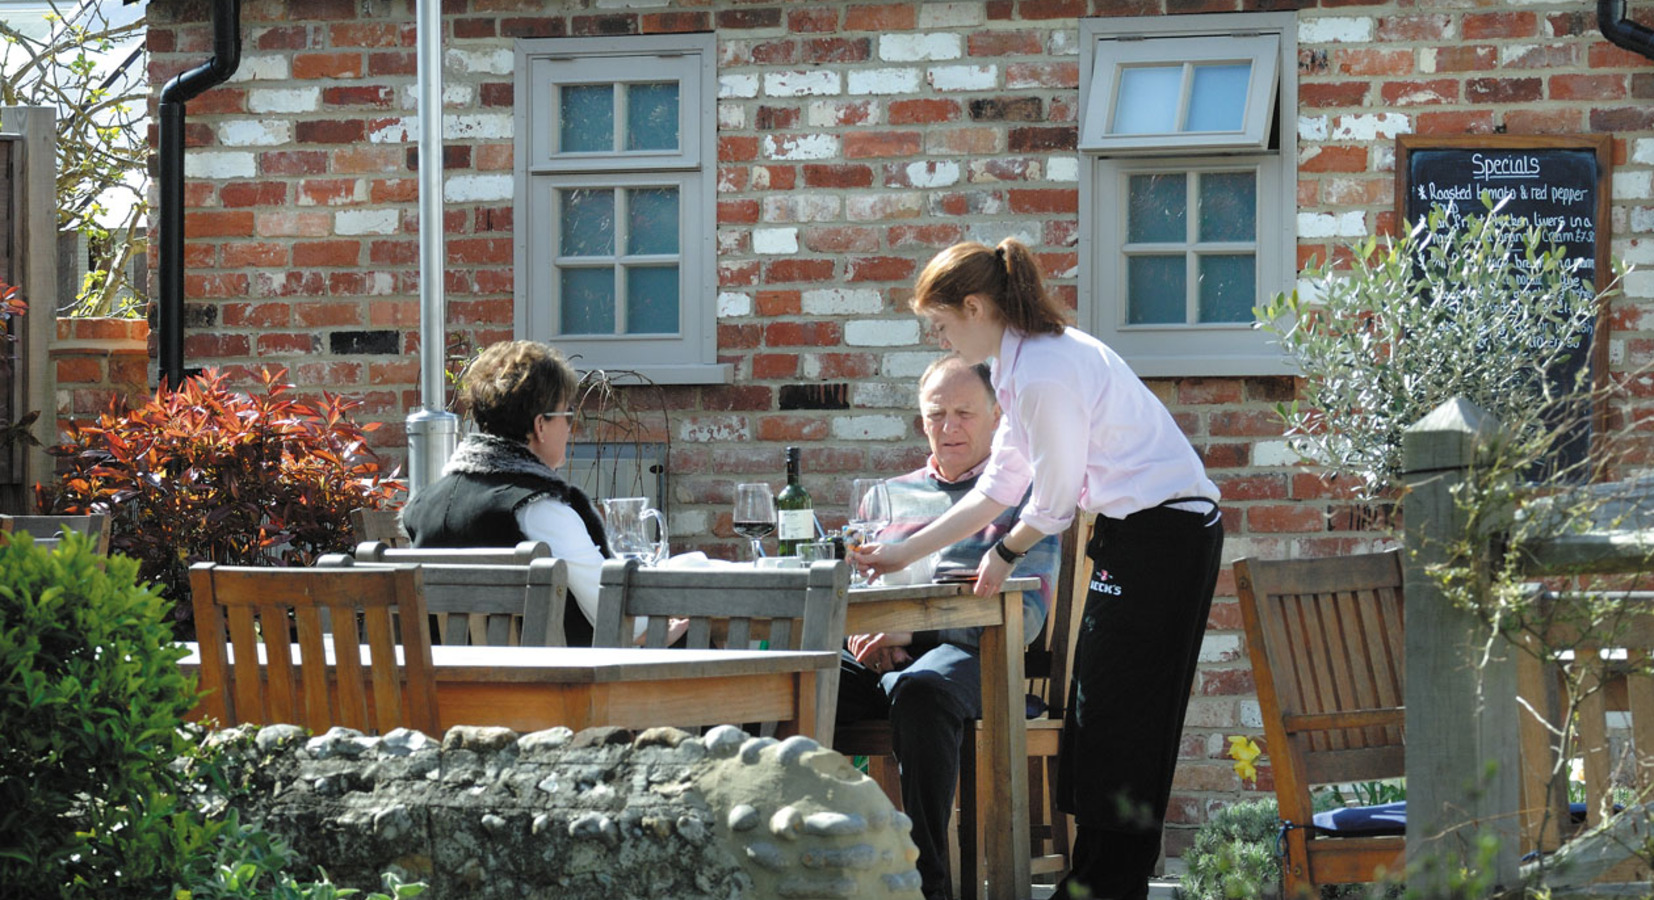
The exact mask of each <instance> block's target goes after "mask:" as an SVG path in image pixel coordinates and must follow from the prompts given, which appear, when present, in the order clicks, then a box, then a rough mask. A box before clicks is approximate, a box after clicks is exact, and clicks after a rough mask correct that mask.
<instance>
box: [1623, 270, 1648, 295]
mask: <svg viewBox="0 0 1654 900" xmlns="http://www.w3.org/2000/svg"><path fill="white" fill-rule="evenodd" d="M1620 286H1621V288H1622V289H1623V290H1624V291H1625V295H1626V296H1627V297H1654V269H1636V270H1633V271H1631V272H1627V273H1626V274H1625V278H1624V279H1623V280H1622V281H1621V282H1620Z"/></svg>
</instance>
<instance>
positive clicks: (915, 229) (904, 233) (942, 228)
mask: <svg viewBox="0 0 1654 900" xmlns="http://www.w3.org/2000/svg"><path fill="white" fill-rule="evenodd" d="M964 233H965V231H964V229H963V228H962V227H960V226H958V225H892V226H890V228H889V229H888V230H887V231H886V232H885V240H886V242H887V243H888V244H889V246H890V249H892V250H901V249H904V248H909V247H921V248H923V247H929V248H935V249H938V250H940V249H942V248H944V247H951V246H952V245H954V244H957V243H959V241H960V240H962V239H963V238H964Z"/></svg>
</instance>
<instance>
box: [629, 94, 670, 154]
mask: <svg viewBox="0 0 1654 900" xmlns="http://www.w3.org/2000/svg"><path fill="white" fill-rule="evenodd" d="M626 149H627V150H676V149H678V83H677V82H675V81H666V82H661V83H659V84H633V85H628V86H627V88H626Z"/></svg>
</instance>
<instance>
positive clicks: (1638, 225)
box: [1631, 206, 1654, 234]
mask: <svg viewBox="0 0 1654 900" xmlns="http://www.w3.org/2000/svg"><path fill="white" fill-rule="evenodd" d="M1631 231H1632V232H1633V233H1635V234H1643V233H1646V232H1650V231H1654V209H1650V208H1649V207H1646V206H1634V207H1632V208H1631Z"/></svg>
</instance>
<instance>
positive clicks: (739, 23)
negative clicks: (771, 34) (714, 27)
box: [718, 6, 781, 29]
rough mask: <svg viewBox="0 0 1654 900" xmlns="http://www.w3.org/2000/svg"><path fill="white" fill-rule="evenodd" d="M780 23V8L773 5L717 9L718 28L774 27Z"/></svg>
mask: <svg viewBox="0 0 1654 900" xmlns="http://www.w3.org/2000/svg"><path fill="white" fill-rule="evenodd" d="M780 24H781V10H780V9H778V8H776V7H773V6H771V7H763V8H759V9H724V10H719V11H718V27H719V28H730V29H745V28H774V27H776V26H778V25H780Z"/></svg>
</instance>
